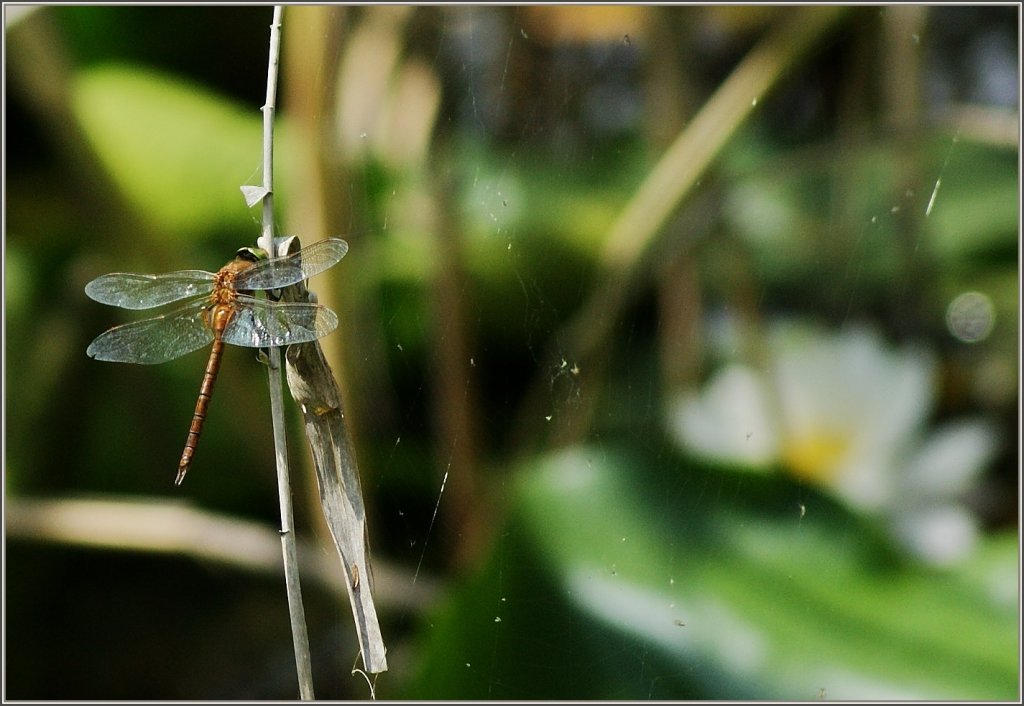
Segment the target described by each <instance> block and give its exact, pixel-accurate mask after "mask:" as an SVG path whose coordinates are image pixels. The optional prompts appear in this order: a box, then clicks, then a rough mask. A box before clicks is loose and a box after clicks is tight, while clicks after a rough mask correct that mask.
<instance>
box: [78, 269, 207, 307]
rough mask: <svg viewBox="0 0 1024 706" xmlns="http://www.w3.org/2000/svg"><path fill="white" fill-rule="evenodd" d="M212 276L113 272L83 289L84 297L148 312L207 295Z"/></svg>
mask: <svg viewBox="0 0 1024 706" xmlns="http://www.w3.org/2000/svg"><path fill="white" fill-rule="evenodd" d="M213 279H214V274H213V273H212V272H205V271H203V270H182V271H180V272H168V273H167V274H162V275H138V274H133V273H130V272H115V273H113V274H109V275H103V276H102V277H97V278H96V279H94V280H93V281H92V282H90V283H89V284H87V285H85V293H86V294H88V295H89V297H91V298H92V299H95V300H96V301H98V302H99V303H101V304H109V305H111V306H119V307H121V308H122V309H151V308H153V307H155V306H162V305H164V304H169V303H170V302H173V301H177V300H178V299H184V298H186V297H194V296H197V295H200V294H203V293H208V292H210V291H211V290H212V289H213Z"/></svg>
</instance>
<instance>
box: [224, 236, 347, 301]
mask: <svg viewBox="0 0 1024 706" xmlns="http://www.w3.org/2000/svg"><path fill="white" fill-rule="evenodd" d="M347 252H348V243H346V242H345V241H344V240H342V239H341V238H328V239H327V240H321V241H320V242H317V243H313V244H312V245H310V246H309V247H308V248H303V249H302V250H300V251H299V252H297V253H294V254H292V255H288V256H287V257H278V258H274V259H271V260H261V261H260V262H257V263H256V264H255V265H253V266H252V267H250V268H248V269H247V270H245V271H244V272H241V273H240V274H239V275H238V277H236V278H235V287H236V288H237V289H280V288H282V287H287V286H288V285H291V284H296V283H298V282H301V281H302V280H304V279H309V278H310V277H312V276H314V275H318V274H320V273H321V272H323V271H324V270H326V269H327V268H329V267H333V266H334V265H336V264H337V263H338V261H339V260H340V259H341V258H343V257H345V253H347Z"/></svg>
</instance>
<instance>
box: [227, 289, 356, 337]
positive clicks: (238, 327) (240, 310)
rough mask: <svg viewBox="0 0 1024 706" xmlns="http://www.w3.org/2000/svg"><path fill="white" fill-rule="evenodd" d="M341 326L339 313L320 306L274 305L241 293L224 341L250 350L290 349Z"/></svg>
mask: <svg viewBox="0 0 1024 706" xmlns="http://www.w3.org/2000/svg"><path fill="white" fill-rule="evenodd" d="M337 326H338V317H337V316H336V315H335V313H334V312H333V311H331V310H330V309H328V308H327V307H325V306H321V305H320V304H308V303H304V302H303V303H292V302H272V301H266V300H264V299H256V298H254V297H250V296H246V295H244V294H239V295H238V297H237V298H236V299H235V313H234V315H233V316H232V317H231V320H230V321H229V322H228V325H227V326H226V327H225V329H224V333H223V334H221V339H222V340H223V341H224V342H225V343H230V344H232V345H235V346H249V347H250V348H262V347H269V346H287V345H291V344H292V343H306V342H308V341H315V340H316V339H318V338H320V337H322V336H326V335H327V334H329V333H330V332H331V331H333V330H334V329H335V328H337Z"/></svg>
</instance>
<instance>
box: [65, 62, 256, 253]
mask: <svg viewBox="0 0 1024 706" xmlns="http://www.w3.org/2000/svg"><path fill="white" fill-rule="evenodd" d="M73 106H74V110H75V114H76V116H77V118H78V120H79V122H80V123H81V126H82V128H83V130H84V132H85V134H86V135H87V137H88V139H89V141H90V142H91V144H92V147H93V149H94V150H95V152H96V154H97V155H98V156H99V158H100V160H101V161H102V163H103V165H104V166H105V168H106V169H107V171H108V172H109V174H110V176H111V177H112V178H113V180H114V181H115V183H116V184H117V185H118V187H119V188H120V189H121V191H122V192H123V193H124V195H125V196H126V198H127V199H128V200H129V201H130V202H131V203H132V204H134V205H135V206H136V207H137V208H138V210H139V212H140V213H142V214H143V215H144V216H145V217H146V218H147V220H148V221H149V222H150V223H152V224H153V225H154V226H156V227H157V228H158V229H159V230H161V231H163V232H166V233H170V234H173V235H174V237H176V238H181V237H189V236H195V235H196V233H197V232H201V231H203V230H213V229H218V228H224V227H238V226H242V227H244V226H245V225H246V224H247V223H251V222H252V215H251V214H250V212H249V211H248V209H247V208H246V205H245V202H244V200H243V198H242V197H241V195H240V192H239V187H240V186H241V185H242V184H244V183H246V182H249V181H252V180H253V179H254V178H258V175H259V173H260V172H259V169H260V166H261V163H262V162H261V160H262V146H261V145H262V129H261V123H262V118H261V115H260V112H259V110H258V109H257V108H255V107H254V108H250V109H248V110H245V109H242V108H240V107H238V106H236V105H234V104H232V103H230V102H228V101H227V100H225V99H224V98H222V97H220V96H217V95H216V94H214V93H211V92H209V91H207V90H205V89H203V88H201V87H199V86H197V85H195V84H189V83H187V82H185V81H182V80H180V79H177V78H174V77H171V76H168V75H165V74H160V73H158V72H156V71H149V70H142V69H139V68H137V67H128V66H119V65H105V66H101V67H98V68H90V69H88V70H84V71H82V72H80V73H79V74H78V75H77V76H76V78H75V83H74V96H73Z"/></svg>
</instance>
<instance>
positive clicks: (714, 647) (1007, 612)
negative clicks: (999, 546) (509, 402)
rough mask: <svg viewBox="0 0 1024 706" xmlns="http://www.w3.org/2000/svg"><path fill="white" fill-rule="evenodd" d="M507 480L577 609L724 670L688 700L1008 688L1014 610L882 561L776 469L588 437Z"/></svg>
mask: <svg viewBox="0 0 1024 706" xmlns="http://www.w3.org/2000/svg"><path fill="white" fill-rule="evenodd" d="M522 489H523V493H524V494H523V506H522V509H523V511H524V513H525V514H526V517H527V524H528V526H529V527H530V528H531V529H532V531H533V534H534V539H535V541H536V542H537V543H538V545H539V546H540V547H541V549H542V551H543V552H544V553H545V554H546V555H547V557H548V559H549V561H550V563H551V567H552V570H553V571H554V572H555V573H556V575H557V576H558V578H559V581H560V583H561V585H562V586H563V587H564V588H565V589H566V590H568V591H569V592H570V593H571V595H572V596H573V597H574V599H575V601H576V603H577V604H578V605H579V606H580V607H581V608H582V609H584V610H586V611H588V612H590V613H591V614H592V615H593V616H594V618H595V619H597V620H601V621H604V622H606V623H607V624H610V625H614V626H616V627H617V629H619V630H620V631H621V632H622V633H623V634H624V635H632V636H633V637H638V638H642V639H644V640H645V642H649V643H650V644H652V645H657V646H658V647H659V648H660V649H661V650H663V651H664V653H665V654H666V655H667V656H669V657H670V658H672V659H674V660H676V662H677V664H678V667H679V668H680V669H693V668H697V669H698V670H700V669H705V668H707V669H708V670H709V672H710V673H714V674H716V675H718V676H717V677H716V679H715V681H718V680H720V679H722V678H724V680H725V681H724V683H718V684H715V683H712V682H709V683H707V684H705V685H703V686H704V687H705V688H706V689H707V691H705V692H704V693H703V694H701V696H703V697H706V698H743V697H752V698H759V699H760V698H772V699H800V698H812V697H814V695H815V694H816V692H817V690H818V689H824V690H825V693H826V694H827V696H828V698H835V699H906V698H931V699H1007V698H1015V697H1016V692H1017V680H1018V662H1017V643H1016V626H1017V623H1018V621H1017V616H1016V614H1015V611H1014V610H1012V609H1008V608H1007V606H1006V605H1005V604H1004V605H998V604H996V602H994V601H993V600H992V599H991V598H990V596H989V595H988V594H987V593H986V592H983V591H980V590H978V589H977V587H976V586H974V585H972V584H970V583H969V582H966V581H963V580H961V578H959V577H957V576H955V575H953V574H943V573H937V572H934V571H930V570H925V569H924V568H921V567H918V566H916V565H912V564H908V563H904V562H901V561H897V560H895V559H894V558H893V556H892V555H891V554H889V552H888V550H887V547H886V546H885V545H884V544H882V543H880V542H879V541H878V539H877V537H876V535H875V534H874V532H873V531H871V528H870V527H868V526H866V525H864V524H862V523H861V522H859V521H858V520H857V518H855V517H852V516H849V515H847V514H846V513H845V512H844V511H843V510H842V509H841V508H839V507H837V506H835V505H832V504H831V503H830V502H829V501H827V500H826V499H825V498H822V497H819V496H817V495H815V494H813V493H810V492H809V491H807V490H805V489H801V488H799V487H798V486H795V485H791V484H789V483H788V482H787V481H784V480H782V479H779V480H778V482H775V483H773V482H772V479H767V480H760V479H748V478H738V477H737V478H733V477H731V476H729V475H727V474H718V475H715V476H712V475H708V474H706V473H705V472H703V471H700V470H699V469H693V468H688V467H686V466H684V465H682V464H681V463H679V464H677V466H676V467H672V464H666V463H664V462H660V463H659V462H656V461H653V460H652V459H649V458H646V457H643V456H638V455H634V454H629V453H625V452H617V451H611V452H609V451H605V450H602V449H595V448H590V449H573V450H569V451H566V452H564V453H562V454H559V455H557V456H554V457H551V458H548V459H545V460H544V461H542V462H541V463H540V464H538V465H537V467H536V468H535V469H533V471H532V472H530V473H528V474H526V475H524V477H523V484H522ZM1009 561H1010V562H1011V563H1009V564H1008V565H1009V566H1012V565H1013V564H1012V561H1013V558H1012V557H1009ZM680 622H681V623H685V627H682V626H680V625H679V623H680ZM719 689H721V690H719Z"/></svg>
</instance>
